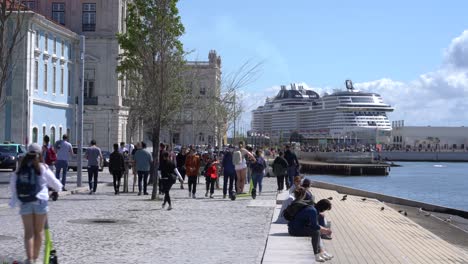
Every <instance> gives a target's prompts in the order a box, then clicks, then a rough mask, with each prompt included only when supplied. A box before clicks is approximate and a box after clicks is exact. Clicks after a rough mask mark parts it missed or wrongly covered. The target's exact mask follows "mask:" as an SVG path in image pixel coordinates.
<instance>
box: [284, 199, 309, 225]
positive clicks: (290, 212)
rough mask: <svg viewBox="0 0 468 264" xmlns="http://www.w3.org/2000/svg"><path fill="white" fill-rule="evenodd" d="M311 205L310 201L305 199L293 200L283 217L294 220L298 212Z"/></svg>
mask: <svg viewBox="0 0 468 264" xmlns="http://www.w3.org/2000/svg"><path fill="white" fill-rule="evenodd" d="M307 206H310V205H309V204H308V203H306V202H304V201H294V202H292V203H291V204H290V205H289V206H288V207H286V209H284V211H283V217H284V219H286V220H288V221H292V220H293V219H294V217H296V214H297V213H299V211H301V210H302V209H304V208H305V207H307Z"/></svg>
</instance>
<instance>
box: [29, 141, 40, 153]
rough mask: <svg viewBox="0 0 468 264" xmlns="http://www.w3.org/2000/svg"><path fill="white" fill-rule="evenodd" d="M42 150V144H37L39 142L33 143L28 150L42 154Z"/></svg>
mask: <svg viewBox="0 0 468 264" xmlns="http://www.w3.org/2000/svg"><path fill="white" fill-rule="evenodd" d="M41 151H42V149H41V146H39V144H37V143H32V144H31V145H29V147H28V152H29V153H35V154H40V153H41Z"/></svg>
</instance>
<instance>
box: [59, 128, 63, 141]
mask: <svg viewBox="0 0 468 264" xmlns="http://www.w3.org/2000/svg"><path fill="white" fill-rule="evenodd" d="M62 133H63V131H62V127H59V139H61V138H62V135H63V134H62Z"/></svg>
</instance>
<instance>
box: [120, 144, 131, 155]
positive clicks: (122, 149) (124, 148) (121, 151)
mask: <svg viewBox="0 0 468 264" xmlns="http://www.w3.org/2000/svg"><path fill="white" fill-rule="evenodd" d="M125 151H127V152H128V153H130V151H128V148H127V147H125V142H120V147H119V153H120V154H124V152H125Z"/></svg>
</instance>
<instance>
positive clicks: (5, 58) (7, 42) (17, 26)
mask: <svg viewBox="0 0 468 264" xmlns="http://www.w3.org/2000/svg"><path fill="white" fill-rule="evenodd" d="M25 11H26V8H25V7H24V6H22V5H21V1H19V0H0V107H1V106H3V104H4V103H5V99H6V94H5V87H6V84H7V82H8V79H9V78H10V77H11V73H12V71H13V68H14V66H15V61H16V60H15V58H16V56H17V53H16V47H17V46H18V44H19V43H20V42H21V41H22V40H23V38H24V36H25V34H24V32H25V31H24V30H23V24H24V23H23V21H24V16H23V14H24V12H25Z"/></svg>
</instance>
